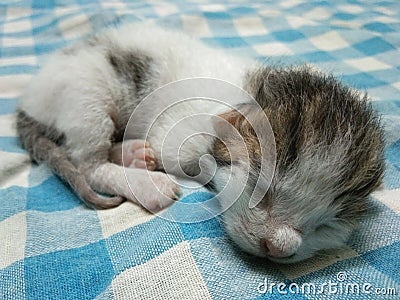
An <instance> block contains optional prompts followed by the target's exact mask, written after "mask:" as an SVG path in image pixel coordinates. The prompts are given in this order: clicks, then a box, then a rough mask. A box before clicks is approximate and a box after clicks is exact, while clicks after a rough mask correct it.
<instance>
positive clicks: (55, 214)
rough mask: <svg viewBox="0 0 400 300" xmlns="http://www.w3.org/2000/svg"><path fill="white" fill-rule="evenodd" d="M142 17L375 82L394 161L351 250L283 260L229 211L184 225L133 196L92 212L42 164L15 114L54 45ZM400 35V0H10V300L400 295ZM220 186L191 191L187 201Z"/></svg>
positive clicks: (4, 136) (1, 257) (4, 28)
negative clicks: (248, 240) (225, 216)
mask: <svg viewBox="0 0 400 300" xmlns="http://www.w3.org/2000/svg"><path fill="white" fill-rule="evenodd" d="M135 21H146V22H152V23H156V24H159V25H161V26H164V27H170V28H178V29H181V30H184V31H185V32H187V33H189V34H191V35H193V36H195V37H197V38H199V39H201V40H203V41H204V42H205V43H207V44H209V45H211V46H213V47H222V48H225V49H226V51H229V52H231V53H237V54H241V55H247V56H251V57H254V58H257V59H259V60H263V61H266V62H267V63H272V64H277V63H278V64H303V63H308V64H311V65H313V66H315V67H316V68H318V69H321V70H323V71H326V72H332V73H333V74H335V75H336V76H338V77H339V78H341V79H342V80H343V81H344V82H345V83H346V84H349V85H350V86H352V87H354V88H357V89H360V90H361V91H368V94H369V96H370V98H371V101H372V103H373V107H374V108H375V109H376V110H377V111H378V112H379V113H381V114H382V122H383V124H384V126H385V132H386V148H385V158H386V165H387V171H386V173H385V177H384V187H382V188H381V189H380V190H379V191H376V192H375V193H374V194H373V196H372V204H371V208H370V210H369V212H368V215H367V217H365V218H364V219H363V220H362V222H361V225H360V227H359V229H358V230H357V231H356V232H355V233H354V234H353V236H352V237H351V239H350V241H349V242H348V244H347V246H346V247H344V248H343V249H339V250H335V251H329V252H327V253H325V254H324V255H320V256H318V257H315V258H312V259H310V260H307V261H305V262H302V263H298V264H294V265H278V264H275V263H272V262H268V261H265V260H263V259H260V258H255V257H252V256H250V255H247V254H245V253H243V252H241V251H240V250H238V249H237V248H236V247H235V246H234V245H233V243H232V241H231V240H230V239H229V238H228V237H227V235H226V234H225V233H224V230H223V227H222V225H223V224H222V222H221V220H220V219H219V218H213V219H210V220H207V221H203V222H198V223H179V222H172V221H168V220H166V219H165V218H162V217H156V216H153V215H151V214H149V213H147V212H145V211H144V210H143V209H141V208H139V207H137V206H135V205H133V204H132V203H129V202H126V203H123V204H122V205H121V206H120V207H117V208H114V209H110V210H101V211H96V210H91V209H88V208H87V207H86V206H84V205H83V204H82V203H81V202H80V201H79V200H78V199H77V197H76V196H75V195H74V194H73V193H72V192H71V190H70V189H69V188H68V187H67V186H66V185H65V184H64V183H63V182H62V181H61V180H60V179H59V178H58V177H56V176H54V175H52V174H51V172H50V171H49V169H48V168H47V167H46V166H45V165H36V164H32V163H31V162H30V159H29V157H28V155H27V153H26V152H25V151H24V150H23V149H22V148H21V147H20V144H19V142H18V139H17V137H16V132H15V128H14V121H15V115H14V111H15V106H16V101H17V98H18V95H19V94H20V93H21V92H22V91H23V89H24V86H25V85H26V84H27V82H28V81H29V80H30V78H31V77H32V76H33V75H34V74H35V73H36V72H37V71H38V70H39V68H40V66H41V64H42V63H43V62H44V61H45V59H46V55H47V54H49V53H51V52H52V51H54V50H57V49H59V48H60V47H63V46H66V45H70V44H71V43H73V42H74V41H76V40H79V39H82V38H84V37H85V36H87V35H89V34H91V33H93V32H97V31H99V30H101V29H103V28H105V27H108V26H114V25H118V24H122V23H127V22H135ZM399 32H400V4H399V3H398V1H396V0H393V1H381V2H373V1H357V0H352V1H343V0H337V1H306V0H289V1H251V2H242V1H235V2H234V3H232V2H228V1H226V2H224V1H221V2H218V3H215V2H214V1H211V0H204V1H190V2H185V1H169V2H168V1H162V2H161V1H137V2H133V1H128V0H125V1H124V0H105V1H96V0H86V1H83V0H20V1H19V0H5V1H4V0H3V1H1V3H0V299H280V298H290V299H355V298H359V299H399V297H400V51H399V48H400V33H399ZM211 196H212V195H211V194H210V193H209V192H207V191H206V190H197V191H195V192H193V191H192V190H190V189H187V190H184V198H183V199H182V201H185V202H187V203H194V202H199V201H204V200H206V199H209V198H210V197H211ZM167 213H169V214H170V215H174V214H176V215H179V213H180V211H179V208H174V207H173V208H171V209H170V211H169V212H167Z"/></svg>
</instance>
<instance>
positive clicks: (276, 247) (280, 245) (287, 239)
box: [261, 226, 302, 258]
mask: <svg viewBox="0 0 400 300" xmlns="http://www.w3.org/2000/svg"><path fill="white" fill-rule="evenodd" d="M301 241H302V239H301V236H300V234H299V233H298V232H297V231H296V230H294V229H293V228H292V227H289V226H282V227H280V228H278V229H276V230H275V231H274V232H273V234H271V235H269V236H268V237H266V238H264V239H262V240H261V248H263V249H264V251H265V252H264V253H265V254H266V255H267V256H270V257H277V258H281V257H288V256H291V255H293V254H294V253H296V251H297V249H298V248H299V246H300V244H301Z"/></svg>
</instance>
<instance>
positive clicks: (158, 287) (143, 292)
mask: <svg viewBox="0 0 400 300" xmlns="http://www.w3.org/2000/svg"><path fill="white" fill-rule="evenodd" d="M112 289H113V295H114V297H115V299H132V296H133V295H134V297H135V299H205V300H206V299H212V297H211V295H210V293H209V291H208V289H207V286H206V284H205V282H204V280H203V277H202V275H201V273H200V271H199V270H198V268H197V265H196V262H195V261H194V259H193V256H192V253H191V251H190V246H189V244H188V242H186V241H185V242H182V243H180V244H178V245H176V246H174V247H172V248H171V249H169V250H167V251H165V252H164V253H162V254H161V255H159V256H157V257H155V258H154V259H152V260H150V261H148V262H146V263H144V264H142V265H139V266H136V267H133V268H130V269H127V270H125V271H124V272H122V273H121V274H119V275H118V276H117V277H116V278H115V279H114V280H113V281H112Z"/></svg>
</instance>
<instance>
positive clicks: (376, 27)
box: [364, 22, 395, 33]
mask: <svg viewBox="0 0 400 300" xmlns="http://www.w3.org/2000/svg"><path fill="white" fill-rule="evenodd" d="M364 28H366V29H368V30H371V31H375V32H380V33H387V32H394V31H395V30H394V29H393V28H392V27H391V26H389V25H387V24H384V23H381V22H372V23H368V24H366V25H364Z"/></svg>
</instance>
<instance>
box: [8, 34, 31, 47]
mask: <svg viewBox="0 0 400 300" xmlns="http://www.w3.org/2000/svg"><path fill="white" fill-rule="evenodd" d="M33 44H34V42H33V37H31V36H29V37H18V38H10V37H4V38H3V40H2V45H3V47H29V46H33Z"/></svg>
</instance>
